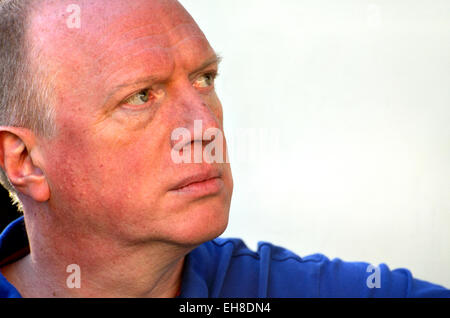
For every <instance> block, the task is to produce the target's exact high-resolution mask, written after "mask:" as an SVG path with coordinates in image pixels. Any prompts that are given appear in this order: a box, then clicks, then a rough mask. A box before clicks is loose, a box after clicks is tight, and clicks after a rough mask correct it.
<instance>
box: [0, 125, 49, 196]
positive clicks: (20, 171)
mask: <svg viewBox="0 0 450 318" xmlns="http://www.w3.org/2000/svg"><path fill="white" fill-rule="evenodd" d="M38 158H40V153H39V147H37V146H36V137H35V135H34V134H33V133H32V132H31V131H30V130H28V129H24V128H17V127H0V166H1V167H2V168H3V170H4V171H5V173H6V175H7V176H8V178H9V181H10V182H11V184H12V185H13V186H14V188H15V189H16V190H17V191H18V192H20V193H23V194H25V195H27V196H29V197H30V198H32V199H34V200H35V201H37V202H45V201H48V199H49V198H50V190H49V186H48V183H47V179H46V177H45V175H44V173H43V172H42V170H41V168H40V167H39V165H38V164H37V163H38V161H39V160H38Z"/></svg>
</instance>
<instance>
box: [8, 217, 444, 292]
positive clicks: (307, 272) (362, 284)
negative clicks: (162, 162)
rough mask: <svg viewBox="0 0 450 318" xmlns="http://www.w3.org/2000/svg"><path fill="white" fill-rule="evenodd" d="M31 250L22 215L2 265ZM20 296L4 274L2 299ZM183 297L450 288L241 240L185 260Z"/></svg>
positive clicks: (204, 248) (216, 243) (207, 246)
mask: <svg viewBox="0 0 450 318" xmlns="http://www.w3.org/2000/svg"><path fill="white" fill-rule="evenodd" d="M28 252H29V247H28V239H27V235H26V232H25V227H24V222H23V217H21V218H19V219H17V220H15V221H14V222H12V223H11V224H10V225H9V226H8V227H7V228H6V229H5V230H4V231H3V232H2V234H0V264H5V263H9V262H12V261H14V260H16V259H19V258H20V257H23V256H24V255H26V254H27V253H28ZM6 297H16V298H17V297H21V295H20V293H19V292H18V291H17V290H16V288H15V287H14V286H12V285H11V284H10V283H9V282H8V281H7V280H6V278H5V277H4V276H3V275H1V274H0V298H6ZM180 297H184V298H197V297H201V298H207V297H224V298H228V297H237V298H239V297H246V298H265V297H270V298H281V297H290V298H292V297H295V298H304V297H357V298H360V297H396V298H400V297H402V298H403V297H450V290H448V289H445V288H444V287H442V286H438V285H435V284H431V283H428V282H425V281H422V280H418V279H415V278H413V277H412V275H411V273H410V271H408V270H407V269H396V270H390V269H389V268H388V266H386V265H385V264H381V265H380V266H378V267H373V266H371V265H370V264H368V263H362V262H344V261H342V260H340V259H333V260H329V259H328V258H327V257H325V256H324V255H321V254H314V255H310V256H307V257H299V256H298V255H296V254H294V253H292V252H291V251H289V250H286V249H284V248H281V247H278V246H275V245H272V244H270V243H259V245H258V250H257V251H256V252H254V251H252V250H250V249H249V248H247V246H246V245H245V244H244V243H243V241H242V240H240V239H223V238H218V239H215V240H213V241H210V242H207V243H204V244H202V245H200V246H199V247H198V248H196V249H195V250H193V251H192V252H191V253H189V254H188V255H187V256H186V260H185V266H184V269H183V278H182V286H181V294H180Z"/></svg>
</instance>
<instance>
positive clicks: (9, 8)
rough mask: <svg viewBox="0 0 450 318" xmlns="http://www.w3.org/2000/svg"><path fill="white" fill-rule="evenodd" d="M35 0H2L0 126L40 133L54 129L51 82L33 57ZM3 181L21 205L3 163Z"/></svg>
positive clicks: (0, 13) (1, 178)
mask: <svg viewBox="0 0 450 318" xmlns="http://www.w3.org/2000/svg"><path fill="white" fill-rule="evenodd" d="M32 2H33V0H0V126H14V127H24V128H28V129H30V130H31V131H33V132H34V133H35V134H36V135H39V136H47V137H49V136H51V135H52V134H53V133H54V130H55V127H54V120H53V107H52V106H51V104H52V103H51V96H52V94H50V85H45V83H44V82H47V81H44V76H43V75H44V72H43V70H41V69H40V67H32V66H31V65H32V64H35V65H36V66H39V64H40V63H38V62H36V60H33V61H34V63H30V61H31V57H32V56H34V58H35V59H36V58H37V54H32V50H31V45H30V44H29V43H28V42H29V41H27V30H28V25H29V16H30V11H31V10H32V9H31V3H32ZM0 183H1V185H2V186H3V187H4V188H5V189H6V190H8V192H9V195H10V197H11V199H12V200H13V203H14V204H17V206H18V207H19V209H22V205H21V202H20V200H19V197H18V192H17V190H16V189H15V188H14V186H13V185H12V184H11V182H10V181H9V179H8V176H7V175H6V173H5V171H4V170H3V169H1V167H0Z"/></svg>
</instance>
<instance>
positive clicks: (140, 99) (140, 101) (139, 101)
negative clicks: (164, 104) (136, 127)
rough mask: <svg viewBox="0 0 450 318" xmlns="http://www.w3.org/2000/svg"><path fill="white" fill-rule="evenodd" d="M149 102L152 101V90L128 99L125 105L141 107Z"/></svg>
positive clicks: (146, 90)
mask: <svg viewBox="0 0 450 318" xmlns="http://www.w3.org/2000/svg"><path fill="white" fill-rule="evenodd" d="M149 100H150V90H149V89H145V90H142V91H140V92H138V93H136V94H134V95H133V96H130V97H129V98H127V99H126V100H125V101H124V104H127V105H132V106H140V105H144V104H146V103H148V101H149Z"/></svg>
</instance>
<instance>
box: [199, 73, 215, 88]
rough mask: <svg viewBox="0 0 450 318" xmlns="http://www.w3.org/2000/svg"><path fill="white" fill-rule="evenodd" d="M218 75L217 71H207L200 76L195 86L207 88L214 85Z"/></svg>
mask: <svg viewBox="0 0 450 318" xmlns="http://www.w3.org/2000/svg"><path fill="white" fill-rule="evenodd" d="M216 77H217V73H206V74H203V75H201V76H199V77H198V78H197V79H196V80H195V82H194V86H195V87H197V88H206V87H211V86H213V85H214V80H215V79H216Z"/></svg>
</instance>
